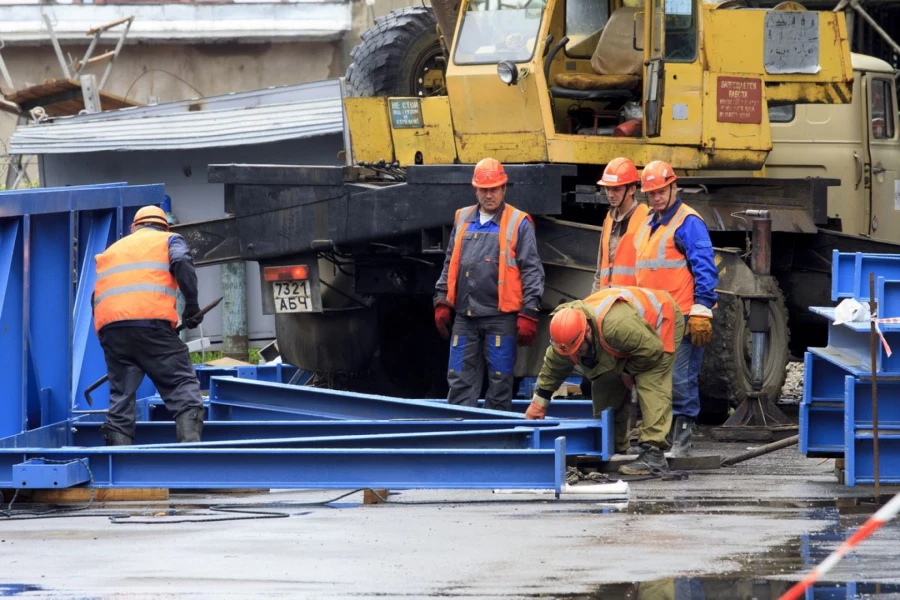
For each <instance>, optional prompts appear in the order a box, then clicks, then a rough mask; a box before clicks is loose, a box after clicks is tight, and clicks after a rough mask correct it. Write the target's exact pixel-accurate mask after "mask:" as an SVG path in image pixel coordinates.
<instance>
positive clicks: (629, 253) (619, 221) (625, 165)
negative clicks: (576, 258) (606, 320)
mask: <svg viewBox="0 0 900 600" xmlns="http://www.w3.org/2000/svg"><path fill="white" fill-rule="evenodd" d="M640 181H641V178H640V175H638V171H637V167H635V166H634V162H632V161H631V160H629V159H627V158H614V159H613V160H611V161H610V163H609V164H608V165H606V169H604V170H603V176H602V177H601V178H600V181H598V182H597V185H599V186H601V187H603V188H604V189H605V190H606V197H607V198H608V199H609V206H610V208H609V211H608V212H607V213H606V219H604V221H603V234H602V237H601V239H600V249H599V252H598V253H597V272H596V273H595V274H594V285H593V287H592V288H591V293H592V294H593V293H594V292H597V291H599V290H601V289H603V288H605V287H609V286H611V285H612V286H621V285H632V286H633V285H636V284H637V279H636V278H635V275H634V262H635V257H636V253H635V247H634V237H635V235H636V234H637V231H638V229H640V227H641V225H643V223H644V221H646V220H647V213H648V212H649V211H650V209H649V208H647V205H645V204H641V203H640V202H638V201H637V200H635V198H634V194H635V192H636V191H637V187H638V183H640Z"/></svg>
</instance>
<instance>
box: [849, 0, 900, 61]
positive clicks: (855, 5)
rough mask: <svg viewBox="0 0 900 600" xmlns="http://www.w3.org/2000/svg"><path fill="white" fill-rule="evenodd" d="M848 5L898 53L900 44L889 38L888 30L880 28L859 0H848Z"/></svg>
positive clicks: (899, 52)
mask: <svg viewBox="0 0 900 600" xmlns="http://www.w3.org/2000/svg"><path fill="white" fill-rule="evenodd" d="M850 6H851V8H853V10H855V11H856V12H857V13H859V16H861V17H862V18H863V19H865V21H866V23H868V24H869V25H870V26H871V27H872V29H874V30H875V32H876V33H877V34H878V35H880V36H881V37H882V38H883V39H884V41H885V42H887V45H888V46H890V47H891V48H892V49H893V50H894V52H896V53H897V54H900V46H898V45H897V42H895V41H894V40H893V38H891V36H890V35H889V34H888V32H887V31H885V30H884V29H882V28H881V26H880V25H879V24H878V22H877V21H876V20H875V19H873V18H872V17H871V16H870V15H869V13H867V12H866V10H865V9H864V8H863V7H862V6H860V4H859V0H850Z"/></svg>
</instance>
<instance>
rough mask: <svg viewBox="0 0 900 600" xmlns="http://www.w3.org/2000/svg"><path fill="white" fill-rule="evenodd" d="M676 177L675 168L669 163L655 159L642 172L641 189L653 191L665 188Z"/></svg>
mask: <svg viewBox="0 0 900 600" xmlns="http://www.w3.org/2000/svg"><path fill="white" fill-rule="evenodd" d="M676 179H678V177H676V176H675V169H673V168H672V167H671V165H669V163H666V162H663V161H661V160H654V161H653V162H651V163H650V164H648V165H647V166H646V167H644V170H643V171H642V172H641V191H642V192H652V191H653V190H658V189H661V188H664V187H666V186H667V185H669V184H671V183H672V182H673V181H675V180H676Z"/></svg>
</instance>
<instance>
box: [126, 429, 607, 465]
mask: <svg viewBox="0 0 900 600" xmlns="http://www.w3.org/2000/svg"><path fill="white" fill-rule="evenodd" d="M426 427H427V426H426ZM602 432H603V431H602V427H601V426H600V425H599V424H598V423H597V422H596V421H595V422H593V425H588V426H573V425H561V426H559V427H552V428H546V427H533V428H532V427H516V428H506V429H487V430H481V431H422V432H416V433H386V434H370V435H338V436H313V437H292V438H272V439H259V440H227V441H220V442H200V443H193V444H184V445H179V444H164V445H163V446H162V447H182V448H189V447H190V448H383V449H387V448H397V449H400V448H407V449H416V448H419V449H439V448H453V449H457V450H465V449H468V450H475V449H484V450H486V449H495V450H541V449H544V450H552V449H553V447H554V440H555V439H556V438H557V437H565V438H566V451H567V453H568V454H569V455H572V456H579V455H584V456H598V457H601V458H602V459H603V460H609V455H608V454H606V455H604V453H603V436H602ZM135 447H144V448H159V447H161V446H135Z"/></svg>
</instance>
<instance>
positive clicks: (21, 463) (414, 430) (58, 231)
mask: <svg viewBox="0 0 900 600" xmlns="http://www.w3.org/2000/svg"><path fill="white" fill-rule="evenodd" d="M163 197H164V189H163V186H161V185H152V186H136V187H132V186H127V185H125V184H121V183H115V184H107V185H100V186H80V187H68V188H55V189H39V190H27V191H22V192H7V193H0V332H2V335H0V356H2V357H3V360H0V488H22V487H29V488H34V487H45V488H63V487H69V486H74V485H82V484H85V483H86V482H88V481H90V482H91V484H92V485H96V486H99V487H168V488H198V487H199V488H231V487H295V488H342V487H387V488H395V489H407V488H420V487H426V488H483V489H492V488H528V489H554V490H556V492H557V494H559V492H561V491H562V487H563V485H564V482H565V467H566V456H567V455H571V456H574V455H589V456H597V457H600V458H602V459H609V458H610V456H611V455H612V454H613V451H614V447H615V444H614V440H613V436H614V430H615V429H614V426H613V412H612V411H611V410H607V411H604V413H603V414H602V415H600V418H598V419H592V418H590V417H591V416H592V405H591V403H590V402H589V401H575V402H572V401H558V402H555V403H554V404H553V406H552V409H551V413H553V414H555V415H564V416H571V417H575V418H574V419H571V420H561V419H559V418H554V419H547V420H543V421H528V420H525V419H524V417H523V415H522V412H524V411H525V409H526V407H527V406H528V404H529V401H517V402H516V403H515V404H514V408H515V409H516V411H514V412H504V411H494V410H485V409H483V408H471V407H460V406H453V405H450V404H448V403H447V402H446V401H435V400H402V399H399V398H388V397H384V396H373V395H366V394H353V393H347V392H336V391H332V390H323V389H318V388H310V387H298V386H294V385H287V384H286V383H285V382H287V381H288V380H290V379H291V377H292V376H293V375H294V373H296V368H294V367H291V366H289V365H271V366H264V367H236V368H234V367H232V368H221V367H198V368H197V372H198V377H199V378H200V380H201V384H206V383H207V382H208V387H209V389H210V401H209V419H208V420H207V423H206V426H205V433H204V440H205V441H204V442H201V443H197V444H181V445H179V444H174V443H173V442H174V441H175V439H174V438H175V435H174V429H175V428H174V424H173V423H172V422H171V417H170V416H169V415H168V411H167V410H163V409H160V408H159V407H160V405H161V400H160V399H159V398H158V397H154V396H153V394H155V392H156V390H155V389H153V386H152V384H151V383H150V382H149V381H146V380H145V381H144V383H143V384H142V385H141V388H140V390H139V394H140V396H139V397H140V398H141V399H140V400H138V401H137V407H136V408H137V413H138V418H139V422H138V427H137V428H138V435H137V437H136V440H135V441H136V442H137V443H138V444H141V443H145V444H146V443H147V442H152V444H151V445H135V446H129V447H105V446H102V445H101V444H102V443H103V440H102V436H101V435H100V424H101V422H102V421H103V419H104V414H103V409H105V408H106V407H108V401H109V396H108V388H106V387H104V388H101V389H99V390H97V391H96V393H93V394H92V398H93V400H94V404H93V406H92V407H90V409H89V408H88V407H87V406H86V405H85V400H84V389H85V388H86V387H87V386H88V385H90V384H91V383H92V382H93V381H95V380H96V379H98V378H99V377H101V376H102V375H103V374H104V373H105V372H106V366H105V363H104V360H103V352H102V349H101V348H100V345H99V342H98V340H97V337H96V335H95V334H94V331H93V329H94V328H93V314H92V312H93V311H92V307H91V295H92V293H93V289H94V285H95V283H96V273H95V268H94V256H95V255H97V254H99V253H101V252H102V251H103V250H104V249H105V248H107V247H108V246H109V245H110V244H111V243H113V242H115V241H116V240H117V239H119V238H120V237H121V236H122V235H123V234H125V233H126V232H127V230H128V227H129V224H130V222H131V219H132V218H133V215H134V213H135V212H136V210H137V208H138V207H140V206H144V205H151V204H159V203H161V202H162V200H163ZM73 275H74V276H73ZM222 375H232V376H236V377H239V378H241V379H238V378H235V377H222ZM204 387H206V386H205V385H204ZM236 417H242V418H243V417H246V418H248V419H249V422H241V421H235V420H234V419H235V418H236ZM158 419H168V422H161V421H158Z"/></svg>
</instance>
